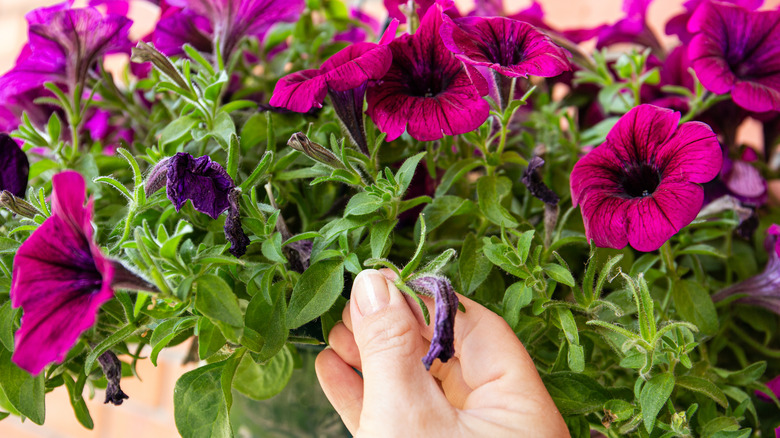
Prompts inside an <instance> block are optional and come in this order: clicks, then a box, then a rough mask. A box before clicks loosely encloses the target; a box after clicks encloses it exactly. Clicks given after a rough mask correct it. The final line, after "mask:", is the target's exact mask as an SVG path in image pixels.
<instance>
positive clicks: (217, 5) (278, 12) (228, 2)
mask: <svg viewBox="0 0 780 438" xmlns="http://www.w3.org/2000/svg"><path fill="white" fill-rule="evenodd" d="M167 2H168V4H170V5H171V6H176V7H180V8H182V9H184V10H190V11H192V12H194V13H195V14H196V15H198V16H201V17H205V18H207V19H208V20H209V22H210V24H211V28H212V29H213V35H212V41H218V42H219V46H220V49H221V53H222V56H223V57H224V58H225V59H228V58H229V57H230V55H231V54H232V53H233V51H234V50H235V48H236V47H237V46H238V43H239V42H240V41H241V39H242V38H244V37H246V36H256V37H258V38H260V39H262V38H263V36H264V35H265V34H266V32H267V31H268V29H270V28H271V26H273V25H274V24H276V23H279V22H291V21H295V20H297V19H298V18H299V16H300V14H301V12H302V11H303V8H304V6H305V2H304V0H167ZM188 18H189V19H190V20H193V21H192V23H191V26H192V28H190V30H193V29H195V30H198V31H204V30H205V28H204V26H203V23H200V22H196V21H194V20H196V19H195V18H194V16H189V17H188ZM175 20H182V17H180V16H174V15H171V16H169V17H166V20H161V21H160V23H159V24H158V25H162V26H165V27H166V28H167V29H178V30H181V29H183V26H184V24H183V23H179V24H176V23H175V22H174V21H175ZM175 35H181V36H185V35H187V33H179V32H178V31H177V32H170V33H169V36H175ZM186 42H189V41H188V40H182V41H181V44H180V45H182V44H184V43H186Z"/></svg>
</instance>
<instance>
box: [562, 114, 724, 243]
mask: <svg viewBox="0 0 780 438" xmlns="http://www.w3.org/2000/svg"><path fill="white" fill-rule="evenodd" d="M679 121H680V113H677V112H674V111H672V110H668V109H664V108H659V107H656V106H653V105H640V106H638V107H636V108H634V109H632V110H631V111H629V112H628V113H627V114H626V115H624V116H623V117H621V118H620V120H619V121H618V122H617V124H616V125H615V126H614V127H613V128H612V130H610V132H609V134H607V140H606V142H604V143H603V144H602V145H600V146H598V147H596V148H595V149H593V150H592V151H591V152H589V153H588V154H587V155H586V156H585V157H583V158H582V159H580V161H578V162H577V164H576V165H575V166H574V170H573V171H572V173H571V193H572V203H573V204H574V205H575V206H576V205H578V204H579V205H580V208H581V209H582V217H583V222H584V224H585V235H586V236H587V238H588V240H593V241H594V242H595V244H596V245H597V246H600V247H609V248H623V247H625V246H626V245H627V244H630V245H631V246H632V247H633V248H634V249H637V250H639V251H653V250H656V249H658V248H660V247H661V245H663V243H664V242H666V241H667V240H669V238H670V237H672V236H673V235H674V234H675V233H677V232H678V231H680V230H681V229H682V228H683V227H685V226H686V225H688V224H689V223H691V221H692V220H693V219H694V218H695V217H696V215H697V214H698V213H699V210H700V209H701V206H702V202H703V200H704V191H703V189H702V187H701V186H700V185H699V184H702V183H706V182H708V181H710V180H712V179H713V178H715V176H717V175H718V172H719V171H720V168H721V163H722V161H723V156H722V154H721V149H720V145H719V144H718V141H717V139H716V137H715V134H714V133H713V132H712V130H711V129H710V128H709V126H707V125H705V124H704V123H700V122H688V123H683V124H682V125H680V126H679V127H678V126H677V124H678V123H679Z"/></svg>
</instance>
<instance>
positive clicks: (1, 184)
mask: <svg viewBox="0 0 780 438" xmlns="http://www.w3.org/2000/svg"><path fill="white" fill-rule="evenodd" d="M29 174H30V162H29V161H28V160H27V155H26V154H25V153H24V152H23V151H22V149H21V148H20V147H19V145H18V144H16V141H14V139H12V138H11V137H10V136H9V135H8V134H0V190H8V191H9V192H11V193H12V194H13V195H14V196H17V197H19V198H23V197H24V194H25V192H26V191H27V178H28V176H29Z"/></svg>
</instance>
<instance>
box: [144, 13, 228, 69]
mask: <svg viewBox="0 0 780 438" xmlns="http://www.w3.org/2000/svg"><path fill="white" fill-rule="evenodd" d="M161 6H162V7H161V13H160V20H159V21H158V22H157V26H155V28H154V32H152V42H154V47H155V48H156V49H157V50H159V51H160V52H162V53H164V54H166V55H168V56H176V55H181V54H182V53H184V49H182V46H184V44H185V43H187V44H189V45H191V46H192V47H194V48H195V49H197V50H199V51H201V52H204V53H210V52H212V51H213V50H214V43H213V42H212V35H213V33H214V29H213V28H212V26H211V22H210V21H209V19H208V18H206V17H204V16H202V15H198V13H196V12H195V11H192V10H190V9H182V8H178V7H175V6H169V5H168V4H167V3H166V2H163V4H162V5H161ZM134 65H135V64H134Z"/></svg>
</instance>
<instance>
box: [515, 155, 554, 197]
mask: <svg viewBox="0 0 780 438" xmlns="http://www.w3.org/2000/svg"><path fill="white" fill-rule="evenodd" d="M543 165H544V160H543V159H541V158H540V157H533V158H532V159H531V161H529V162H528V167H527V168H526V169H525V172H523V184H525V186H526V187H527V188H528V191H529V192H531V195H533V196H534V197H535V198H536V199H538V200H540V201H542V202H544V203H545V204H549V205H556V204H558V201H560V197H558V195H557V194H556V193H555V192H553V191H552V190H551V189H550V188H549V187H547V184H545V183H544V181H542V178H541V177H540V176H539V172H538V170H539V169H541V168H542V166H543Z"/></svg>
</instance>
